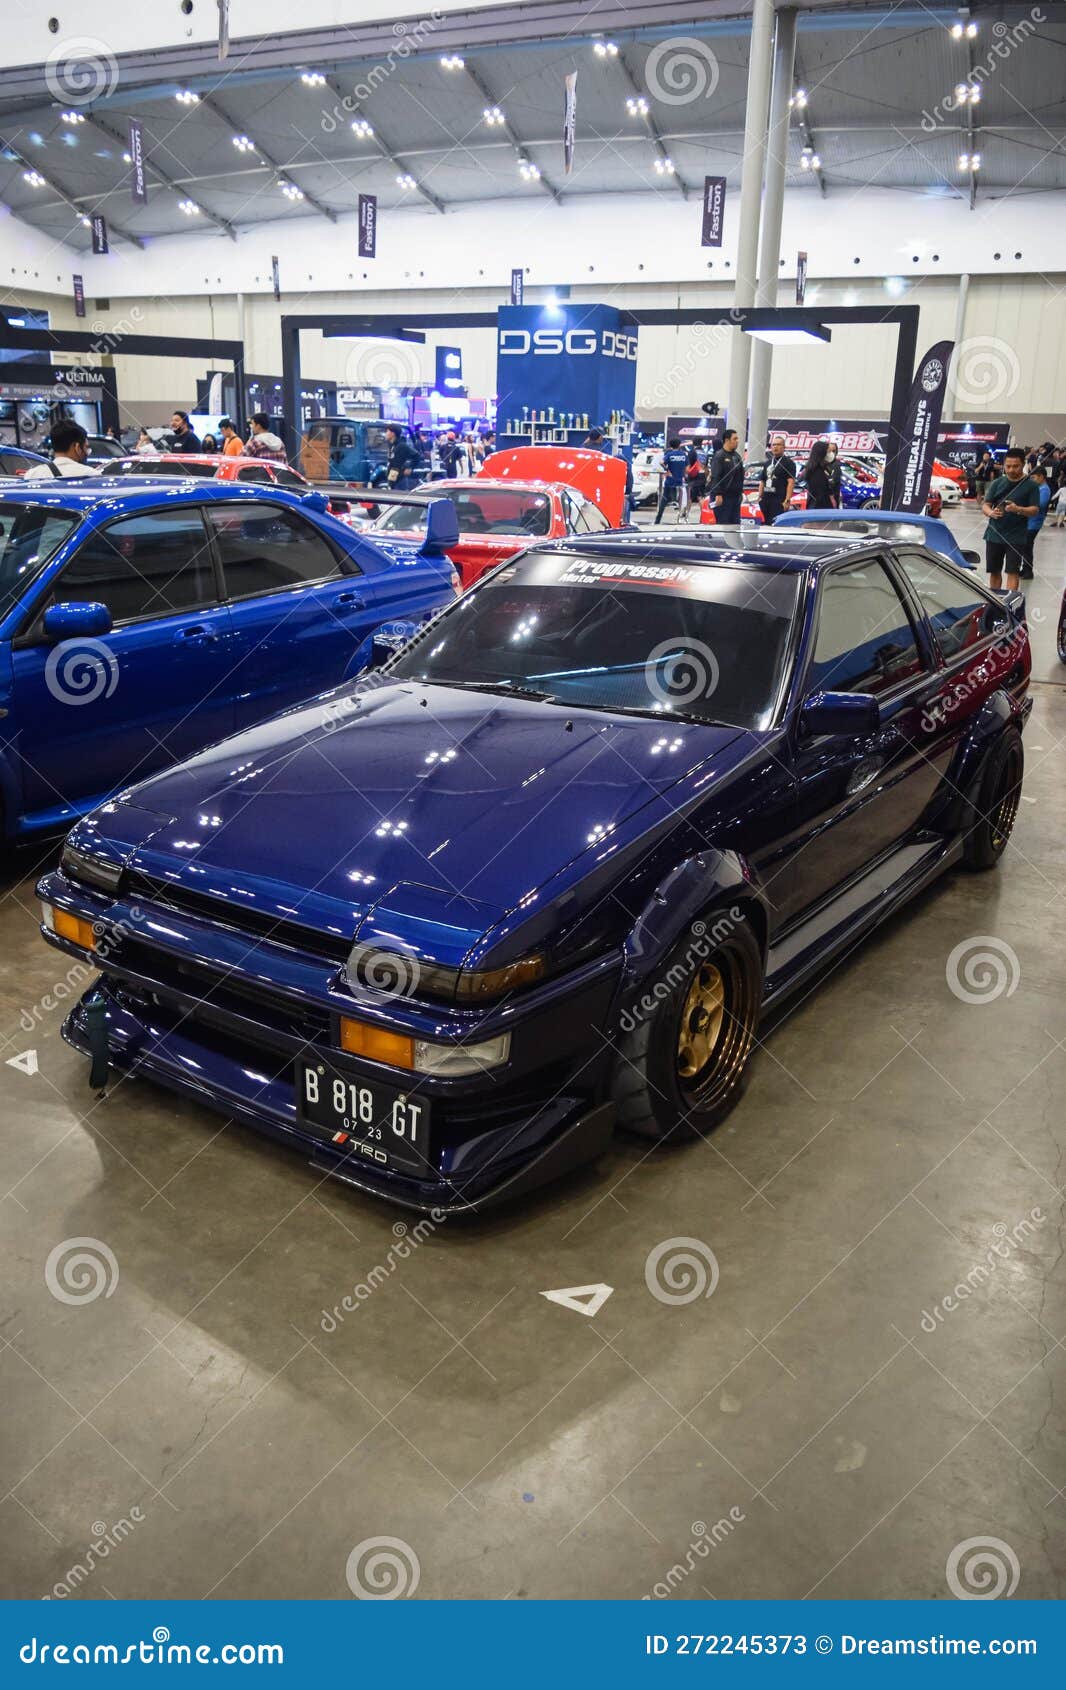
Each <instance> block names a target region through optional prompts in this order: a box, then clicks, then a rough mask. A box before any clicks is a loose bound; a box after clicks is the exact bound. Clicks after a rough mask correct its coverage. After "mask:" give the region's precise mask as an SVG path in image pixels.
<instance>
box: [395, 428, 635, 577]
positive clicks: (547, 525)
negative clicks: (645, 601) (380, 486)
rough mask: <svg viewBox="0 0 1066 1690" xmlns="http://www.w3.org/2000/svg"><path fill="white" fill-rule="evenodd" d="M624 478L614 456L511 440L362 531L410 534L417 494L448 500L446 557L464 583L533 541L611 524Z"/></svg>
mask: <svg viewBox="0 0 1066 1690" xmlns="http://www.w3.org/2000/svg"><path fill="white" fill-rule="evenodd" d="M625 484H626V466H625V462H624V461H623V460H622V459H621V458H612V457H609V456H608V455H607V454H606V453H604V452H590V451H586V450H585V449H584V448H577V449H575V450H573V451H567V450H565V449H563V448H562V447H558V446H518V447H515V449H514V450H513V451H510V452H494V453H493V454H492V456H491V457H490V458H487V459H486V460H485V463H484V464H483V465H482V467H481V469H480V470H479V471H478V473H477V475H475V476H473V477H471V478H470V479H469V480H456V481H433V482H426V483H424V484H423V485H422V487H420V488H419V500H418V502H417V503H416V502H415V501H413V500H412V502H411V503H410V504H404V503H397V504H390V505H388V506H387V507H385V508H384V509H383V510H382V512H381V514H380V515H379V516H377V517H376V518H375V520H374V521H373V522H372V523H371V525H370V527H369V528H368V529H367V530H366V532H367V533H370V534H395V535H397V536H399V535H403V536H404V537H405V538H406V537H408V536H410V537H417V536H418V535H419V534H421V532H422V527H423V513H424V509H425V495H426V494H427V493H429V494H431V495H432V497H434V498H437V497H441V498H448V499H451V500H452V502H453V504H454V505H455V508H456V512H457V515H458V517H459V542H458V545H456V546H453V547H452V548H450V550H449V552H448V556H449V557H450V558H451V560H452V562H453V563H454V565H455V567H456V569H457V570H458V571H459V575H460V578H461V580H462V583H463V587H464V589H465V588H467V587H472V586H473V584H474V582H475V581H477V580H480V578H481V576H482V575H484V574H485V572H486V570H489V569H492V568H494V567H495V565H496V564H498V563H503V562H504V561H505V560H506V559H507V558H509V557H514V555H515V553H516V552H520V551H521V550H522V549H523V547H525V546H528V545H529V544H530V543H531V542H532V541H534V540H549V539H565V538H566V536H567V535H568V534H598V533H600V532H601V531H602V530H604V529H608V528H617V527H619V526H620V525H621V521H622V516H623V512H624V508H625Z"/></svg>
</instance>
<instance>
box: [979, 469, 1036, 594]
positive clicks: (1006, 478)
mask: <svg viewBox="0 0 1066 1690" xmlns="http://www.w3.org/2000/svg"><path fill="white" fill-rule="evenodd" d="M981 509H982V511H983V512H984V514H985V516H987V517H988V519H989V522H988V527H987V528H986V529H985V568H986V569H987V570H988V585H989V586H990V587H991V588H992V591H993V592H994V593H998V592H999V589H1000V588H1001V587H1002V585H1003V571H1004V566H1005V567H1006V573H1007V591H1008V592H1011V593H1016V592H1017V591H1018V582H1019V579H1020V577H1021V573H1022V570H1023V569H1024V567H1025V548H1026V540H1027V537H1028V532H1029V518H1030V517H1031V516H1039V515H1040V493H1039V490H1038V488H1037V485H1036V482H1035V481H1030V479H1029V477H1028V476H1027V475H1026V473H1025V456H1024V454H1023V452H1022V451H1021V449H1020V448H1019V447H1017V446H1012V447H1011V449H1010V451H1009V452H1008V453H1007V455H1006V457H1005V458H1004V459H1003V474H1002V475H997V477H996V479H995V481H993V483H992V485H991V487H990V488H989V489H988V497H987V498H986V499H985V502H984V504H983V505H982V506H981Z"/></svg>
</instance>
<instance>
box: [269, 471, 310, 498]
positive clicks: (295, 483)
mask: <svg viewBox="0 0 1066 1690" xmlns="http://www.w3.org/2000/svg"><path fill="white" fill-rule="evenodd" d="M274 480H275V481H276V482H277V484H278V486H279V487H295V488H296V489H297V491H298V492H300V493H306V491H307V482H306V481H305V480H304V478H303V476H302V475H297V474H296V473H295V471H294V470H291V469H277V470H275V471H274Z"/></svg>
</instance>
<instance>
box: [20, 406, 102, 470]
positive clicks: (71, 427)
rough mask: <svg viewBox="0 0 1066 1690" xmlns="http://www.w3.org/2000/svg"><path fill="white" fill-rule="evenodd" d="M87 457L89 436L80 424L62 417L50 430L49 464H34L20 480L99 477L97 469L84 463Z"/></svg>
mask: <svg viewBox="0 0 1066 1690" xmlns="http://www.w3.org/2000/svg"><path fill="white" fill-rule="evenodd" d="M88 456H89V436H88V435H87V434H86V432H85V430H84V429H83V428H82V426H81V424H80V423H76V422H71V420H70V418H69V417H62V418H61V419H60V421H59V422H57V423H56V424H55V426H54V427H53V429H52V461H51V463H47V464H34V466H33V468H32V469H28V470H27V471H26V473H25V475H24V476H23V477H22V479H23V481H52V480H54V479H55V478H56V477H57V476H62V477H63V478H64V479H66V478H68V477H70V476H74V475H99V474H100V471H99V470H98V469H94V467H93V465H92V464H89V463H86V461H85V460H86V458H87V457H88Z"/></svg>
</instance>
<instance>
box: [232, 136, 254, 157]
mask: <svg viewBox="0 0 1066 1690" xmlns="http://www.w3.org/2000/svg"><path fill="white" fill-rule="evenodd" d="M233 145H234V146H235V147H236V149H237V151H238V152H239V153H254V152H255V142H254V141H250V140H249V139H248V137H247V135H234V137H233Z"/></svg>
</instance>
